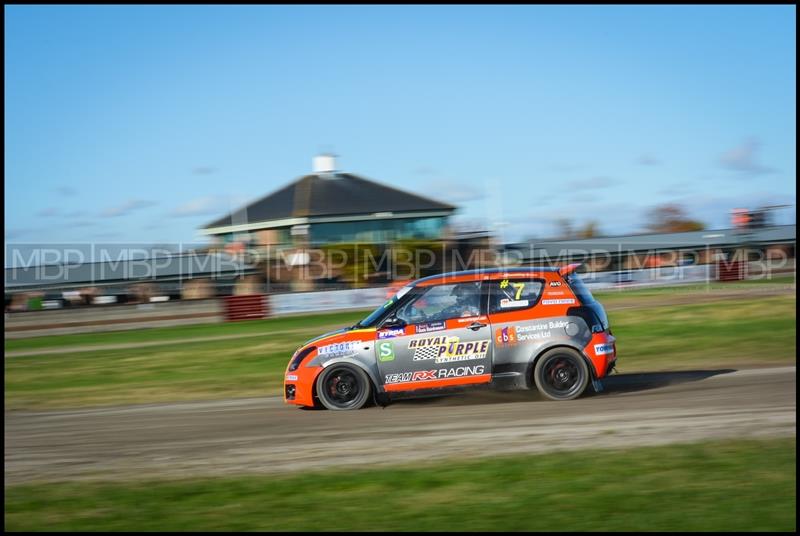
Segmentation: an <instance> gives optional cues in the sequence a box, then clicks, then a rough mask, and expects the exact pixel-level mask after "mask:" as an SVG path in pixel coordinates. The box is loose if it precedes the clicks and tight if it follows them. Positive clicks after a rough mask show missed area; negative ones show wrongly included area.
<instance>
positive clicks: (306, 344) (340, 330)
mask: <svg viewBox="0 0 800 536" xmlns="http://www.w3.org/2000/svg"><path fill="white" fill-rule="evenodd" d="M352 329H353V328H352V327H349V328H341V329H336V330H333V331H329V332H327V333H323V334H322V335H319V336H317V337H314V338H313V339H309V340H307V341H306V342H304V343H303V344H302V346H300V348H305V347H306V346H308V345H309V344H313V343H315V342H318V341H321V340H323V339H327V338H328V337H333V336H334V335H341V334H342V333H347V332H348V331H351V330H352Z"/></svg>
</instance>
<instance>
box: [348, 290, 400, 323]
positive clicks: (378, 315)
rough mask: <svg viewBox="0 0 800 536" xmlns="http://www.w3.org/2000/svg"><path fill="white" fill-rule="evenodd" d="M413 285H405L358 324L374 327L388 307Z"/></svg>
mask: <svg viewBox="0 0 800 536" xmlns="http://www.w3.org/2000/svg"><path fill="white" fill-rule="evenodd" d="M412 288H413V287H409V286H406V287H403V288H401V289H400V290H398V291H397V294H395V295H394V296H392V297H391V298H389V299H388V300H387V301H386V303H384V304H383V305H381V306H380V307H378V308H377V309H375V310H374V311H372V312H371V313H370V314H369V316H368V317H367V318H365V319H364V320H361V321H360V322H359V323H358V324H356V326H358V327H361V328H366V327H372V326H373V325H375V323H376V322H377V321H378V320H379V319H380V318H381V317H382V316H383V314H384V313H385V312H386V310H387V309H389V308H390V307H392V306H393V305H395V304H396V303H397V302H398V301H400V298H402V297H403V296H405V295H406V294H408V291H409V290H411V289H412Z"/></svg>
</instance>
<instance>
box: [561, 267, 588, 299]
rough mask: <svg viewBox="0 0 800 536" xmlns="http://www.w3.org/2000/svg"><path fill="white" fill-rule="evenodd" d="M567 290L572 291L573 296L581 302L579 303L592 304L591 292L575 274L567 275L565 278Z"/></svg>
mask: <svg viewBox="0 0 800 536" xmlns="http://www.w3.org/2000/svg"><path fill="white" fill-rule="evenodd" d="M564 279H565V280H566V281H567V284H568V285H569V288H571V289H572V292H573V293H575V296H577V297H578V299H579V300H580V301H581V303H592V302H593V301H594V296H592V292H591V291H590V290H589V288H588V287H587V286H586V285H585V284H584V283H583V281H582V280H581V277H580V276H579V275H578V274H576V273H575V272H573V273H571V274H568V275H567V276H566V277H565V278H564Z"/></svg>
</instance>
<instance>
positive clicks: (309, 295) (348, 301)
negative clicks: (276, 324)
mask: <svg viewBox="0 0 800 536" xmlns="http://www.w3.org/2000/svg"><path fill="white" fill-rule="evenodd" d="M389 292H391V291H390V289H389V287H373V288H356V289H348V290H323V291H314V292H293V293H288V294H272V295H271V296H270V297H269V298H270V300H269V305H270V314H271V315H273V316H282V315H287V314H295V313H313V312H317V311H320V312H321V311H346V310H357V309H374V308H376V307H377V306H379V305H380V304H382V303H384V302H385V301H386V299H387V298H388V297H389V296H388V294H389Z"/></svg>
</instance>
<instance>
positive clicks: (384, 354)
mask: <svg viewBox="0 0 800 536" xmlns="http://www.w3.org/2000/svg"><path fill="white" fill-rule="evenodd" d="M378 361H394V347H392V343H391V342H390V341H383V342H379V343H378Z"/></svg>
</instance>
